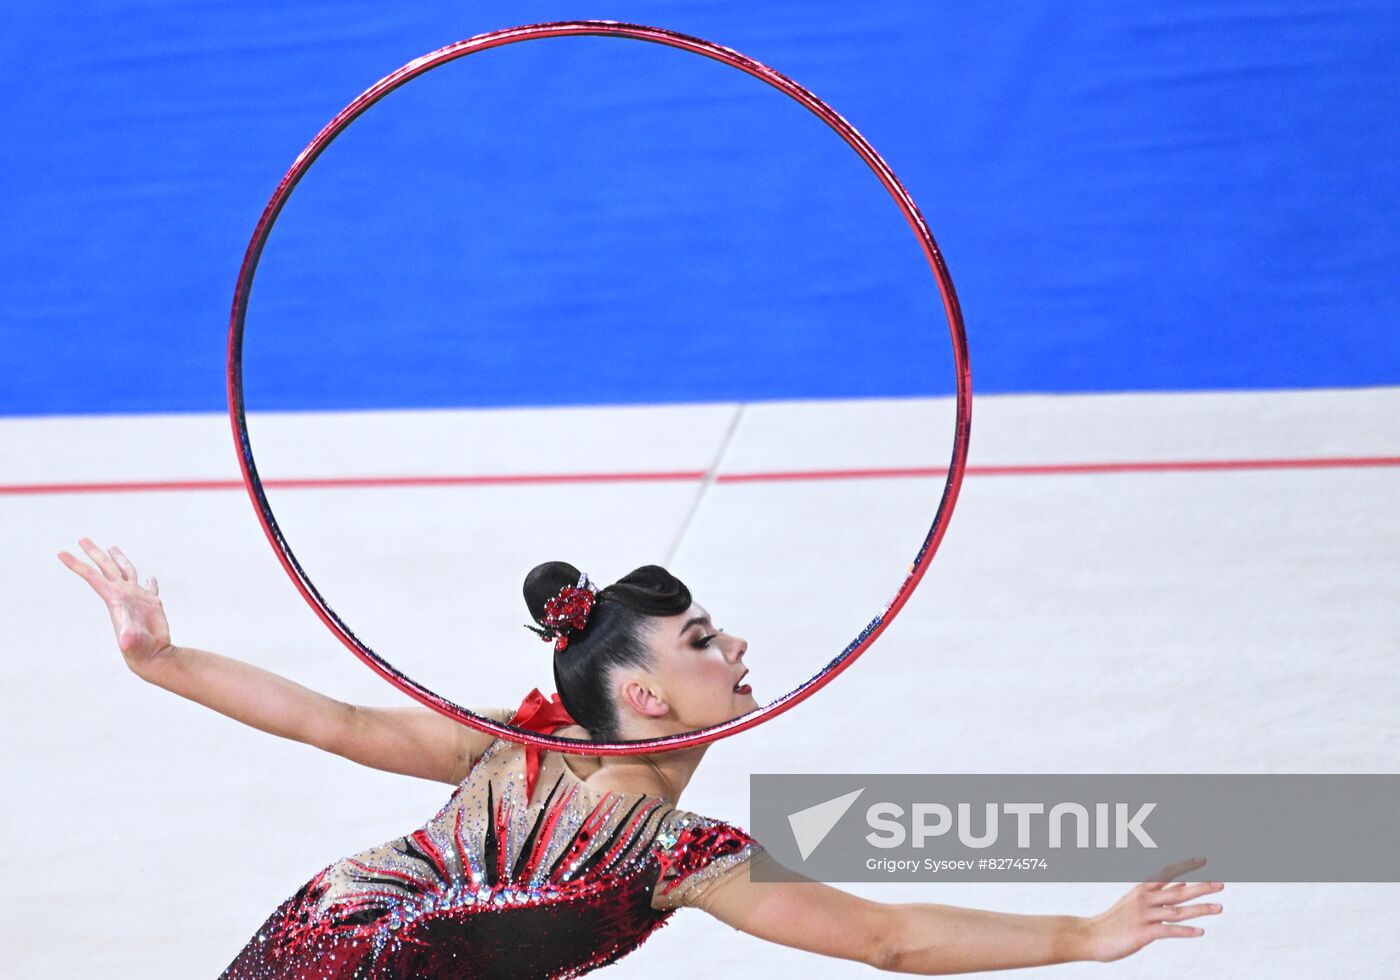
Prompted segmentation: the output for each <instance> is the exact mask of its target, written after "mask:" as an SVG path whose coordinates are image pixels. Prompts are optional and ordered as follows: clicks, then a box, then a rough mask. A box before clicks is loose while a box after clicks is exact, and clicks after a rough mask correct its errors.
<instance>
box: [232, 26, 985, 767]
mask: <svg viewBox="0 0 1400 980" xmlns="http://www.w3.org/2000/svg"><path fill="white" fill-rule="evenodd" d="M571 36H597V37H613V38H620V39H626V40H634V41H646V42H650V43H653V44H662V45H665V46H667V47H672V48H679V49H680V50H682V51H689V52H692V53H694V54H699V55H703V56H704V57H707V58H711V59H713V60H715V61H718V62H721V63H723V64H726V65H729V66H731V67H733V68H737V69H739V70H740V71H743V72H745V73H747V74H749V75H751V76H753V77H754V78H757V79H759V80H760V81H762V82H765V83H766V84H768V85H770V86H772V87H773V88H776V89H778V90H779V91H780V92H782V93H784V94H785V95H787V96H789V97H790V98H792V99H793V100H794V101H796V102H798V103H800V104H801V105H802V106H804V107H805V108H806V109H808V110H809V111H810V112H812V113H813V114H814V115H816V116H817V117H818V118H819V119H821V120H822V122H824V123H826V124H827V126H829V127H830V128H831V129H833V130H834V131H835V132H836V133H837V135H839V136H840V137H841V138H842V139H843V140H845V141H846V143H847V144H848V145H849V146H850V147H851V149H853V150H854V151H855V152H856V153H857V154H858V155H859V156H860V158H861V159H862V160H864V161H865V163H866V165H867V166H869V167H870V169H871V170H872V171H873V172H874V174H875V176H876V177H878V178H879V180H880V183H881V184H883V185H884V187H885V189H886V190H887V191H888V192H889V194H890V196H891V197H892V198H893V199H894V201H895V204H897V205H898V206H899V209H900V211H901V212H902V213H903V214H904V217H905V219H906V220H907V221H908V223H909V226H910V228H911V229H913V231H914V234H915V236H916V237H917V238H918V240H919V245H920V247H921V248H922V249H923V252H924V256H925V257H926V258H927V259H928V263H929V266H930V268H931V269H932V270H933V275H934V278H935V280H936V281H937V284H938V291H939V294H940V297H941V299H942V303H943V310H944V314H945V315H946V317H947V321H948V330H949V334H950V336H951V339H952V344H953V357H954V365H955V371H956V374H957V412H956V419H955V422H954V432H953V455H952V461H951V464H950V466H949V469H948V477H947V481H946V483H945V484H944V487H943V492H942V495H941V496H940V498H939V502H938V507H937V510H936V511H935V512H934V517H933V523H932V525H931V526H930V527H929V531H928V534H927V535H926V536H925V538H924V540H923V542H922V543H921V544H920V546H919V549H918V552H917V553H916V554H915V556H914V560H913V561H912V562H911V563H910V565H909V569H908V571H907V573H906V574H905V576H904V580H903V581H902V582H901V583H900V586H899V589H898V590H897V591H896V592H895V594H894V596H893V597H892V598H891V599H890V600H889V602H887V603H886V604H885V607H884V608H883V609H882V610H880V612H879V613H878V614H877V615H876V616H875V618H874V619H872V620H871V621H870V622H869V623H868V624H866V626H865V627H864V628H863V629H862V630H861V631H860V633H859V634H858V635H857V636H856V638H855V639H853V640H852V641H851V642H850V644H848V645H847V646H846V648H845V649H844V650H842V651H841V653H840V654H838V655H837V656H836V657H835V658H834V659H833V660H831V661H830V662H829V663H827V664H826V665H825V666H824V667H823V668H822V669H821V670H820V671H818V672H817V673H816V674H815V675H813V676H812V677H811V678H810V679H809V680H807V681H805V682H803V683H802V684H800V685H799V686H798V687H796V688H794V689H793V690H791V691H789V692H788V693H787V694H784V695H782V696H781V697H779V698H776V699H775V700H773V701H771V702H769V703H768V704H766V705H763V706H761V707H759V708H756V709H754V710H753V711H750V712H748V713H747V714H744V715H741V716H739V717H738V718H734V719H731V720H729V721H726V722H723V723H722V724H719V725H712V726H710V727H708V728H701V729H697V730H695V731H692V732H684V733H681V734H679V735H671V736H667V737H665V738H655V739H637V740H633V741H624V742H590V741H587V740H584V739H572V738H560V737H558V736H555V735H547V734H544V733H540V732H531V731H525V730H523V729H519V728H515V727H513V726H510V725H504V724H501V723H500V722H497V721H495V720H493V719H491V718H487V717H485V716H483V715H478V714H476V713H475V712H472V711H470V710H468V709H467V708H464V707H462V706H461V705H458V704H455V703H454V702H452V701H449V700H448V699H446V698H444V697H442V696H441V695H439V694H436V693H434V692H433V691H430V690H428V689H427V688H425V687H423V686H422V685H421V684H419V683H417V682H416V681H414V680H413V679H412V678H410V677H408V676H406V675H405V674H403V673H401V672H400V671H398V670H397V669H396V668H395V667H394V666H393V665H392V664H390V663H388V662H387V661H386V660H384V659H383V658H382V657H380V656H379V655H378V654H377V653H375V652H374V651H373V650H371V649H370V648H369V647H368V646H366V645H365V644H364V643H363V642H362V641H361V640H360V639H359V638H358V637H356V636H355V634H354V633H353V632H352V631H351V629H350V627H349V626H348V625H346V623H345V622H344V621H343V620H341V618H340V617H339V616H338V615H337V614H336V613H335V611H334V610H332V609H331V608H330V606H329V605H328V604H327V603H326V600H325V599H324V598H323V597H322V596H321V594H320V593H319V592H318V591H317V590H316V587H315V586H314V585H313V584H312V582H311V579H310V577H308V576H307V574H306V572H305V571H304V570H303V569H302V567H301V564H300V563H299V562H298V561H297V559H296V556H295V555H294V554H293V553H292V549H291V546H290V545H289V544H288V543H287V540H286V538H285V537H284V536H283V534H282V531H281V528H280V527H279V526H278V524H277V521H276V518H275V517H274V516H273V513H272V508H271V506H270V505H269V504H268V501H267V495H266V494H265V493H264V491H263V486H262V481H261V479H260V478H259V476H258V472H257V466H256V463H255V461H254V458H253V449H252V443H251V441H250V439H249V436H248V425H247V419H246V417H245V413H244V405H243V331H244V321H245V319H246V317H247V312H248V299H249V296H250V295H251V292H252V287H253V277H254V274H255V272H256V270H257V265H258V259H259V257H260V256H261V255H262V250H263V247H264V246H265V245H266V243H267V239H268V236H269V235H270V234H271V232H272V227H273V224H274V223H275V222H276V220H277V216H278V215H279V214H280V213H281V211H282V208H283V206H284V205H285V204H286V202H287V199H288V197H290V195H291V193H292V191H293V189H295V187H296V185H297V183H298V182H299V181H300V180H301V179H302V177H304V176H305V175H306V172H307V170H309V169H310V167H311V165H312V164H313V163H314V162H315V161H316V159H317V157H319V156H320V155H321V153H322V152H323V151H324V150H325V149H326V147H327V146H329V145H330V144H331V142H332V141H333V140H335V138H336V137H337V136H339V135H340V134H341V133H342V132H343V131H344V130H345V128H346V127H347V126H349V125H350V124H351V123H352V122H354V121H355V119H357V118H358V117H359V116H360V115H361V114H363V113H364V112H365V111H366V110H367V109H369V107H370V106H372V105H374V104H375V103H376V102H378V101H379V100H380V99H382V98H384V96H386V95H388V94H389V93H390V92H392V91H394V90H395V89H397V88H399V87H401V86H403V85H405V84H406V83H408V82H409V81H411V80H412V79H414V78H416V77H418V76H419V75H422V74H424V73H426V72H428V71H431V70H432V69H434V68H437V67H438V66H440V65H444V64H446V63H448V62H450V61H455V60H456V59H458V58H462V57H465V56H466V55H469V54H473V53H475V52H478V51H485V50H487V49H490V48H495V47H500V46H502V45H506V44H516V43H519V42H521V41H532V40H540V39H545V38H556V37H571ZM227 380H228V401H229V419H230V422H231V423H232V426H233V438H234V442H235V444H236V447H237V450H238V459H239V465H240V468H241V470H242V473H243V482H244V485H245V486H246V487H247V489H248V494H249V496H250V497H251V498H252V501H253V506H254V507H255V508H256V509H257V513H258V519H259V521H260V522H261V524H262V527H263V531H264V532H265V533H266V534H267V538H268V541H269V542H271V544H272V547H273V549H274V550H275V551H276V552H277V556H278V559H279V560H280V561H281V563H282V567H283V568H284V569H286V571H287V574H288V575H289V576H290V577H291V579H292V582H293V583H294V584H295V585H296V587H297V590H298V591H299V592H300V593H301V594H302V596H303V598H305V599H306V601H307V602H308V603H310V605H311V607H312V609H314V610H315V611H316V614H317V615H318V616H319V617H320V618H321V620H322V621H323V622H324V623H325V624H326V626H328V627H329V628H330V630H331V631H332V632H333V633H334V634H335V635H336V636H337V637H338V638H339V639H340V641H341V642H342V643H344V644H345V646H346V647H348V648H349V649H350V651H351V652H352V653H354V654H355V655H356V656H357V657H359V658H360V659H361V660H362V661H364V662H365V663H366V664H367V665H368V666H369V667H370V668H371V669H372V670H374V671H375V672H376V673H378V674H379V675H380V676H381V677H383V678H384V679H385V680H387V681H389V683H391V684H393V685H394V686H395V687H397V688H398V689H399V690H401V691H403V692H404V693H405V694H407V695H409V696H410V697H412V698H414V699H415V700H416V701H418V702H420V703H422V704H424V705H427V706H428V707H430V708H433V709H434V710H436V711H438V712H441V713H442V714H444V715H446V716H448V717H449V718H454V719H456V720H457V721H460V722H461V723H463V724H465V725H468V726H470V727H472V728H475V729H477V730H478V731H482V732H486V733H489V734H492V735H496V736H498V737H500V738H505V739H509V740H511V741H514V742H523V743H525V744H528V745H537V746H540V747H541V748H549V749H554V750H556V751H562V752H576V753H580V754H588V755H630V754H637V753H643V752H658V751H665V750H669V749H679V748H686V747H689V746H695V745H701V744H704V743H706V742H712V741H714V740H715V739H719V738H725V737H727V736H729V735H735V734H738V733H739V732H741V731H745V730H746V729H749V728H752V727H754V726H755V725H758V724H760V723H762V722H764V721H767V720H768V719H770V718H773V717H775V716H777V715H779V714H781V713H782V712H784V711H787V710H788V709H790V708H793V707H795V706H796V705H798V704H799V703H800V702H802V701H805V700H806V699H807V698H809V697H811V696H812V695H813V694H815V693H816V692H817V691H818V690H820V689H821V688H823V687H825V686H826V685H827V684H829V683H830V682H831V681H832V680H834V679H835V678H836V675H837V674H839V673H841V672H842V671H843V670H845V669H846V668H847V667H849V666H850V665H851V664H853V663H854V662H855V660H856V658H857V657H858V656H860V654H862V653H863V652H865V650H867V649H868V648H869V647H870V645H871V644H872V643H873V642H874V641H875V638H876V637H877V636H879V635H880V633H882V632H883V631H884V629H885V627H886V626H888V625H889V623H890V622H891V621H892V620H893V619H894V617H895V615H896V614H897V613H898V612H899V610H900V609H901V608H903V606H904V604H905V603H906V602H907V601H908V600H909V597H910V596H911V595H912V594H913V591H914V588H915V586H917V585H918V583H919V580H920V579H922V578H923V575H924V572H925V571H927V568H928V564H929V562H930V560H931V559H932V558H933V555H934V552H935V551H937V549H938V545H939V543H940V542H941V541H942V539H943V535H944V533H945V532H946V530H947V527H948V521H949V519H950V518H951V517H952V513H953V507H954V505H955V504H956V502H957V498H958V491H959V488H960V487H961V486H962V478H963V472H964V470H965V469H966V467H967V450H968V440H969V437H970V435H971V430H972V374H971V368H970V366H969V361H968V352H967V336H966V333H965V330H964V327H963V319H962V311H961V309H960V308H959V306H958V299H957V294H956V293H955V292H954V290H953V281H952V278H951V277H950V276H949V274H948V269H947V266H946V265H945V264H944V262H943V256H942V253H941V252H940V251H939V249H938V245H937V243H936V242H935V241H934V239H933V235H932V233H930V231H929V229H928V225H927V224H926V223H925V222H924V219H923V216H922V215H921V214H920V213H919V209H918V207H917V206H916V205H915V204H914V200H913V198H911V197H910V196H909V193H908V192H907V191H906V190H905V189H904V186H903V185H902V184H901V183H900V182H899V179H898V178H897V177H895V175H894V171H892V170H891V169H890V168H889V165H888V164H886V163H885V161H884V160H883V159H882V158H881V157H880V155H879V154H878V153H876V152H875V150H874V148H873V147H871V146H870V144H869V143H867V142H866V140H865V138H864V137H862V136H861V135H860V134H859V133H858V132H856V130H855V129H854V128H853V127H852V126H851V125H850V123H848V122H846V120H845V119H844V118H842V117H841V116H840V115H839V114H838V113H837V112H835V111H834V110H833V109H831V108H830V107H829V106H827V105H826V103H824V102H822V101H821V100H820V99H818V98H817V97H816V96H815V95H813V94H812V93H810V92H808V91H807V90H806V89H805V88H803V87H802V86H801V85H799V84H797V83H796V82H794V81H792V80H791V79H789V78H787V77H786V76H784V75H781V74H779V73H778V72H776V71H774V70H773V69H772V68H769V67H768V66H767V65H764V64H762V63H760V62H757V61H754V60H753V59H752V58H749V57H746V56H745V55H742V54H740V53H739V52H737V51H733V50H731V49H729V48H725V47H721V46H720V45H718V44H713V43H711V42H709V41H704V40H701V39H700V38H696V37H690V36H688V35H685V34H678V33H675V32H673V31H667V30H663V29H661V28H656V27H643V26H639V25H636V24H621V23H616V22H614V21H567V22H559V23H549V24H531V25H528V26H524V27H513V28H509V29H506V30H500V31H493V32H491V33H489V34H481V35H478V36H476V37H472V38H468V39H467V40H464V41H458V42H457V43H455V44H449V45H447V46H446V47H444V48H440V49H438V50H437V51H433V52H431V53H429V54H426V55H423V56H422V57H421V58H416V59H414V60H413V61H410V62H409V63H408V64H406V65H404V66H403V67H402V68H400V69H399V70H398V71H395V72H394V73H393V74H391V75H388V76H386V77H385V78H383V79H381V80H380V81H378V82H376V83H375V84H374V85H372V86H370V88H368V89H367V90H365V92H364V93H362V94H361V95H360V96H359V97H358V98H356V99H355V100H354V101H353V102H351V103H350V104H349V105H348V106H346V107H345V108H344V109H343V110H341V112H340V113H339V114H338V115H337V116H336V117H335V118H334V119H332V120H331V121H330V122H329V123H328V124H327V125H326V126H325V128H324V129H322V130H321V132H320V133H318V134H317V135H316V137H315V138H314V139H313V140H312V141H311V142H310V143H309V144H308V145H307V147H306V149H304V150H302V152H301V153H300V155H298V156H297V158H296V160H295V161H294V162H293V164H292V166H291V169H289V170H288V171H287V173H286V174H285V175H284V176H283V177H282V180H281V182H280V183H279V184H278V185H277V190H276V191H275V192H274V193H273V195H272V198H271V200H269V201H268V203H267V206H266V207H265V208H264V209H263V213H262V216H261V217H260V218H259V220H258V224H257V227H256V228H255V229H254V231H253V237H252V240H251V241H249V243H248V249H247V251H246V252H245V253H244V257H243V266H242V268H241V270H240V271H239V275H238V284H237V287H236V289H235V291H234V299H233V312H232V315H231V316H230V321H229V345H228V379H227Z"/></svg>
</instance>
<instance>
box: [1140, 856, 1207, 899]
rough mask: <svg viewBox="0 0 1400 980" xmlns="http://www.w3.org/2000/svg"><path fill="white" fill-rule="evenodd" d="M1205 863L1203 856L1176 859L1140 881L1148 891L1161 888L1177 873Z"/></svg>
mask: <svg viewBox="0 0 1400 980" xmlns="http://www.w3.org/2000/svg"><path fill="white" fill-rule="evenodd" d="M1205 863H1206V859H1205V858H1203V857H1199V858H1187V859H1186V860H1185V861H1178V862H1176V863H1175V864H1169V865H1167V866H1166V867H1165V868H1163V869H1162V870H1161V871H1158V872H1157V873H1156V874H1155V875H1153V876H1152V877H1151V878H1150V879H1148V880H1147V881H1144V882H1143V883H1142V884H1143V887H1144V888H1145V889H1147V890H1149V891H1155V890H1157V889H1160V888H1162V887H1163V885H1164V884H1165V883H1166V882H1168V881H1170V880H1171V879H1173V878H1175V877H1176V876H1177V875H1179V874H1182V873H1184V872H1187V871H1191V870H1193V869H1195V868H1199V867H1200V866H1201V865H1203V864H1205Z"/></svg>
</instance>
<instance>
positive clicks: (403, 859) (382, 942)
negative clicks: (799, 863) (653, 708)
mask: <svg viewBox="0 0 1400 980" xmlns="http://www.w3.org/2000/svg"><path fill="white" fill-rule="evenodd" d="M535 760H538V776H537V779H527V772H526V770H527V766H526V750H525V748H524V747H523V746H521V745H518V744H516V743H513V742H507V741H504V740H500V739H498V740H496V741H495V742H492V743H491V745H490V746H489V747H488V748H487V749H486V751H485V752H484V753H482V755H481V756H480V757H479V758H478V759H477V760H476V762H475V763H474V764H473V766H472V768H471V771H470V772H469V773H468V774H467V777H466V778H465V779H464V780H463V782H462V784H461V785H460V786H459V787H457V789H456V791H454V792H453V794H452V796H451V798H450V799H449V800H448V801H447V803H446V804H445V805H444V806H443V808H442V809H441V810H440V811H438V813H437V815H436V816H434V817H433V818H432V819H431V820H429V821H428V823H427V824H425V825H424V826H423V827H422V828H420V829H418V830H415V831H413V832H412V833H410V834H407V835H405V836H403V837H399V838H396V839H394V840H391V841H389V842H388V843H386V844H384V845H382V846H380V847H375V848H371V849H370V850H367V851H363V852H361V853H359V854H355V855H352V856H350V857H346V858H342V859H341V860H339V861H336V862H334V863H333V864H330V865H328V866H327V867H325V868H324V869H322V870H321V871H319V872H318V873H317V874H316V875H315V876H313V877H312V878H311V880H310V881H308V882H307V883H306V884H305V885H303V886H302V887H301V888H300V889H298V890H297V892H296V893H295V894H294V895H292V897H291V898H289V899H287V900H286V901H285V902H283V903H282V904H281V905H280V906H279V907H278V908H277V909H276V911H274V912H273V913H272V915H271V916H270V917H269V918H268V919H267V921H266V922H265V923H264V924H263V926H262V927H261V928H260V929H258V931H257V933H256V934H255V935H254V936H253V937H252V938H251V939H250V940H249V941H248V943H247V945H246V946H245V947H244V948H243V950H242V952H241V953H239V955H238V957H237V958H236V959H235V960H234V961H233V963H231V964H230V965H229V967H228V968H227V970H225V971H224V973H223V975H222V977H223V978H224V980H235V978H237V980H268V978H274V977H275V978H296V980H310V978H318V980H321V978H324V980H351V978H355V980H361V978H379V977H386V978H387V977H444V978H446V977H452V978H475V977H493V978H495V977H503V978H504V977H520V978H526V977H528V978H531V980H537V978H542V977H577V976H581V975H582V974H584V973H587V972H589V971H591V970H593V969H594V968H596V967H599V966H602V965H604V964H607V963H611V962H613V961H614V960H617V959H619V958H620V957H622V956H624V955H626V954H627V953H629V952H631V951H632V950H633V949H635V948H636V947H637V946H639V945H640V944H641V943H642V942H643V941H644V940H645V939H646V938H647V936H648V935H650V934H651V933H652V932H653V931H654V930H656V929H657V928H658V927H660V926H661V925H663V924H664V923H665V922H666V920H667V919H669V918H670V917H671V915H673V914H674V913H675V911H676V910H677V909H679V908H681V907H683V906H688V905H698V904H701V902H702V901H703V898H702V896H704V895H706V894H707V893H709V892H711V891H712V890H714V889H717V888H720V887H722V886H723V885H724V884H725V883H727V882H729V881H731V880H734V879H735V878H736V877H737V876H738V875H739V874H740V872H741V871H742V870H744V868H745V864H746V862H749V861H750V860H751V859H752V858H753V857H755V856H756V855H758V854H759V853H760V852H761V851H762V848H761V846H760V845H759V844H758V843H757V842H756V841H754V840H753V838H751V837H749V836H748V835H747V834H746V833H744V832H743V831H742V830H740V829H738V828H737V827H734V826H732V825H730V824H727V823H724V822H722V821H718V820H711V819H708V818H705V817H701V816H699V815H697V814H695V813H691V812H690V811H687V810H680V809H677V808H676V807H674V806H672V805H671V804H669V803H667V802H666V801H665V800H662V799H660V798H659V797H655V796H647V795H643V794H624V793H618V792H613V791H602V790H598V789H595V788H592V787H590V786H588V785H587V784H586V783H584V782H583V781H582V780H580V778H579V777H578V776H577V775H576V774H575V773H574V772H573V771H572V770H571V769H570V768H569V766H568V765H567V764H566V763H565V762H564V760H563V757H562V756H561V755H560V754H558V753H555V752H545V753H543V754H540V753H538V751H537V750H536V751H535V752H534V759H532V760H531V761H535ZM530 768H533V766H532V767H530ZM530 775H534V774H533V773H531V774H530ZM530 783H532V784H533V790H534V792H533V793H529V792H528V791H527V784H530Z"/></svg>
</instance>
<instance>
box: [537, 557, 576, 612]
mask: <svg viewBox="0 0 1400 980" xmlns="http://www.w3.org/2000/svg"><path fill="white" fill-rule="evenodd" d="M578 578H579V570H578V569H577V568H575V567H574V566H573V565H570V564H569V563H568V562H566V561H547V562H544V563H543V564H540V565H536V566H535V567H534V568H532V569H530V574H529V575H526V576H525V588H524V593H525V606H526V607H527V608H528V609H529V610H530V618H531V619H533V620H534V621H535V622H537V623H539V624H540V625H544V604H545V603H546V602H548V601H549V600H550V599H553V598H554V597H555V596H556V595H558V594H559V590H560V589H562V588H564V586H566V585H577V584H578Z"/></svg>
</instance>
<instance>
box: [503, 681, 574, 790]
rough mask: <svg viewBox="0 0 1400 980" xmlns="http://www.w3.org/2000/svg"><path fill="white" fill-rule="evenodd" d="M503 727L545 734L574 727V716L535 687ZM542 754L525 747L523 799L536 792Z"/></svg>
mask: <svg viewBox="0 0 1400 980" xmlns="http://www.w3.org/2000/svg"><path fill="white" fill-rule="evenodd" d="M506 724H508V725H513V726H514V727H516V728H527V729H529V730H530V731H532V732H540V733H541V734H543V735H548V734H549V733H550V732H552V731H553V730H554V729H556V728H562V727H563V726H565V725H572V724H574V719H573V717H572V716H571V715H570V714H569V712H568V709H567V708H565V707H564V704H563V702H562V701H560V700H559V695H558V694H551V695H550V696H549V700H547V701H546V700H545V696H544V695H543V694H541V693H540V689H539V688H538V687H537V688H535V689H534V690H533V691H531V692H530V693H529V694H527V695H525V700H524V701H522V702H521V703H520V708H519V710H518V711H516V712H515V714H514V715H513V716H512V717H511V719H510V721H508V722H507V723H506ZM541 751H543V750H542V749H541V748H540V747H539V746H538V745H527V746H525V799H526V800H529V799H530V797H531V795H533V794H534V792H535V780H536V779H537V778H539V774H540V752H541Z"/></svg>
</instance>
